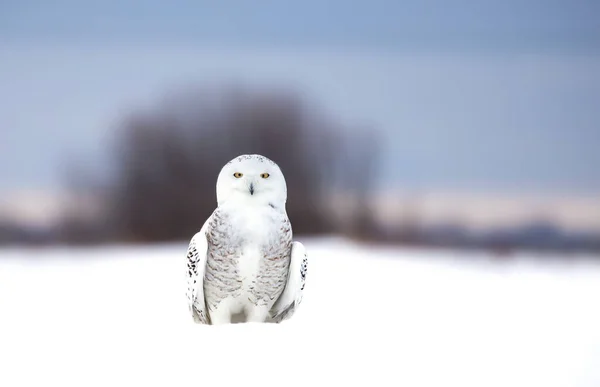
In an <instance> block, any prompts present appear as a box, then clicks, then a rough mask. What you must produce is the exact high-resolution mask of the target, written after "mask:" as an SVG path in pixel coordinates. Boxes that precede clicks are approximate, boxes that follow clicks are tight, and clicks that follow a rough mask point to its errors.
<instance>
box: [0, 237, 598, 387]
mask: <svg viewBox="0 0 600 387" xmlns="http://www.w3.org/2000/svg"><path fill="white" fill-rule="evenodd" d="M305 242H306V245H307V247H308V248H309V253H310V262H309V269H308V277H307V287H306V290H305V296H304V301H303V304H302V306H301V308H300V309H299V310H298V312H297V313H296V315H295V316H294V317H293V318H292V319H291V320H289V321H286V322H284V323H283V324H281V325H272V324H268V325H255V324H244V325H240V324H238V325H230V326H218V327H217V326H200V325H195V324H194V323H193V322H192V319H191V317H190V316H189V315H188V312H187V306H186V300H185V295H184V293H185V281H184V276H183V273H184V270H185V263H184V257H185V249H186V247H187V246H186V245H162V246H146V247H127V246H125V247H122V246H115V247H110V248H106V247H104V248H96V249H83V248H81V249H73V248H71V249H68V248H60V249H59V248H55V249H35V248H12V249H4V250H0V386H5V387H12V386H38V385H44V386H54V385H56V386H229V385H232V386H234V385H235V386H241V385H244V386H254V385H257V386H258V385H261V386H265V385H268V386H280V385H281V386H300V385H304V386H307V385H311V386H312V385H315V386H316V385H320V384H323V385H349V384H350V383H358V384H359V385H369V386H383V385H390V386H391V385H393V386H460V387H465V386H478V387H483V386H485V387H490V386H503V387H504V386H511V387H515V386H527V387H532V386H544V387H548V386H600V265H599V264H595V263H593V260H590V259H585V258H581V259H575V260H574V261H573V262H571V263H569V264H566V263H560V262H559V261H553V262H550V263H545V264H543V263H541V262H540V261H539V260H535V259H533V257H532V256H531V255H527V256H524V257H523V258H513V259H509V260H506V261H502V260H497V259H493V258H492V257H481V256H477V254H474V253H469V254H466V253H461V252H441V251H438V252H427V251H418V250H415V251H411V250H397V249H393V248H383V247H369V246H361V245H356V244H353V243H350V242H345V241H342V240H306V241H305ZM596 262H598V263H600V259H596ZM242 383H244V384H242Z"/></svg>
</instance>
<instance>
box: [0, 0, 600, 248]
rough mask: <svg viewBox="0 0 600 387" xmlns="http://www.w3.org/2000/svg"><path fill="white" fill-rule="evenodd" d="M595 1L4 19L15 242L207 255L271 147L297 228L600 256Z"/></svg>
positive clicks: (2, 154)
mask: <svg viewBox="0 0 600 387" xmlns="http://www.w3.org/2000/svg"><path fill="white" fill-rule="evenodd" d="M599 17H600V5H598V4H596V2H593V1H583V0H581V1H560V0H556V1H537V0H528V1H520V0H519V1H517V0H509V1H503V2H498V1H496V2H492V1H481V2H476V3H475V2H469V1H462V0H460V1H454V2H451V3H447V2H445V1H441V0H440V1H435V0H434V1H427V2H423V1H412V0H411V1H407V2H402V3H398V2H393V1H369V2H365V1H357V2H353V3H352V4H351V5H349V4H347V3H346V2H343V1H337V0H336V1H330V2H327V3H326V4H324V3H322V2H318V1H303V2H299V3H293V4H292V3H285V4H284V3H282V2H275V1H267V2H263V3H261V5H260V6H256V5H252V4H250V3H246V2H242V1H228V2H222V3H218V4H217V3H208V2H183V3H180V4H175V3H167V2H160V1H144V2H141V1H134V2H129V3H127V4H122V3H121V2H117V1H105V2H96V3H91V2H88V3H86V2H79V1H68V0H62V1H57V2H53V3H52V4H50V3H47V2H43V1H33V0H32V1H19V2H17V1H3V2H2V4H0V85H1V87H0V128H1V135H0V147H1V149H0V176H1V179H0V242H1V243H3V244H56V243H61V244H65V243H66V244H81V243H88V244H89V243H94V244H96V243H107V242H115V241H127V242H161V241H173V240H187V239H188V238H189V237H190V236H191V235H192V234H193V233H194V232H195V231H196V230H198V229H199V227H201V225H202V223H203V222H204V219H206V217H207V216H208V215H210V213H211V211H212V210H213V209H214V207H215V205H216V198H215V181H216V177H217V174H218V172H219V169H220V168H221V166H222V165H223V164H225V163H226V162H227V161H228V160H230V159H232V158H233V157H235V156H237V155H239V154H242V153H261V154H264V155H266V156H267V157H270V158H271V159H273V160H274V161H276V162H277V163H279V165H280V166H281V167H282V169H283V171H284V173H285V174H286V176H287V178H288V183H289V186H290V187H289V188H290V199H289V204H288V212H289V215H290V217H291V220H292V222H293V224H294V229H295V232H296V234H298V235H301V234H307V235H322V234H328V235H331V234H336V235H345V236H350V237H353V238H360V239H363V240H371V241H382V242H386V243H398V244H411V245H421V246H452V247H459V248H473V247H475V248H485V249H493V250H494V251H498V252H503V253H506V252H509V251H510V250H511V249H513V248H523V247H525V248H533V249H552V250H556V249H560V250H562V251H566V250H568V251H573V250H595V251H597V250H599V249H600V194H599V193H600V168H598V165H600V152H598V149H599V146H600V108H599V106H600V55H599V54H600V23H598V18H599Z"/></svg>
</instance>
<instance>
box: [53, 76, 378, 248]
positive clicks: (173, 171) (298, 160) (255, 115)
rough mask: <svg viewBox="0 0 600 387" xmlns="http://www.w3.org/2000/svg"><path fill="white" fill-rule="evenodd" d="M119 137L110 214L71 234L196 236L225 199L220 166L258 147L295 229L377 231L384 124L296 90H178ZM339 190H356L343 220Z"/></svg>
mask: <svg viewBox="0 0 600 387" xmlns="http://www.w3.org/2000/svg"><path fill="white" fill-rule="evenodd" d="M114 145H115V146H114V148H113V149H111V152H112V153H111V156H112V157H111V160H112V163H113V164H112V166H111V167H112V173H111V174H110V176H111V179H110V181H109V182H108V184H106V185H105V186H104V187H103V188H102V190H103V191H102V192H103V198H104V202H105V204H104V207H103V208H104V210H103V211H102V215H101V216H96V217H95V218H94V219H92V220H91V221H90V219H89V218H86V219H85V220H82V219H78V218H77V216H72V217H67V218H66V219H65V222H64V224H63V225H62V227H61V239H63V240H64V241H67V242H96V241H98V240H101V239H102V240H106V241H125V242H155V241H175V240H187V239H189V238H190V237H191V236H192V235H193V234H194V233H195V232H197V231H198V230H199V229H200V227H201V226H202V224H203V223H204V221H205V220H206V219H207V218H208V217H209V216H210V214H211V213H212V211H213V210H214V209H215V207H216V205H217V203H216V192H215V186H216V180H217V176H218V173H219V171H220V169H221V168H222V167H223V165H224V164H225V163H227V162H228V161H229V160H231V159H232V158H234V157H236V156H238V155H240V154H249V153H258V154H262V155H264V156H266V157H268V158H270V159H272V160H273V161H275V162H276V163H277V164H278V165H279V166H280V167H281V169H282V171H283V173H284V175H285V177H286V181H287V184H288V202H287V212H288V215H289V217H290V220H291V222H292V226H293V230H294V233H295V234H304V235H306V234H326V233H340V232H343V233H348V234H352V235H353V236H359V235H366V234H368V233H370V232H373V231H374V229H373V227H374V222H373V221H372V219H371V217H370V215H369V214H370V212H369V208H368V206H367V198H368V195H369V194H370V189H371V187H372V186H373V178H374V174H373V168H374V163H375V161H376V157H377V155H378V153H379V152H378V146H379V143H378V137H377V135H376V132H374V131H373V130H368V131H366V130H364V129H358V128H349V127H345V126H343V125H342V124H341V123H340V122H336V121H334V120H332V119H331V117H328V116H325V115H324V114H323V112H322V111H321V109H320V108H319V106H318V105H316V104H312V103H310V101H308V100H307V99H306V98H305V97H303V95H302V94H300V93H296V92H294V91H292V90H289V89H275V88H249V87H238V86H231V87H220V88H199V87H190V88H188V89H185V90H178V91H177V92H176V93H173V94H171V95H168V96H167V97H166V98H164V99H163V100H161V101H160V103H159V105H158V106H155V107H153V108H151V109H149V110H146V111H141V110H140V111H137V112H134V113H133V114H131V115H129V116H128V117H127V118H126V119H125V120H123V122H122V125H120V127H119V128H118V130H117V136H116V138H115V143H114ZM96 192H100V188H96ZM339 192H342V193H344V195H345V197H346V198H347V197H350V198H351V205H350V206H349V208H348V210H346V212H347V214H345V216H344V220H343V221H336V218H335V217H334V216H333V213H332V209H331V203H332V201H335V195H336V194H338V193H339Z"/></svg>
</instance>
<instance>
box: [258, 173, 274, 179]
mask: <svg viewBox="0 0 600 387" xmlns="http://www.w3.org/2000/svg"><path fill="white" fill-rule="evenodd" d="M269 176H271V175H269V174H268V173H263V174H262V175H260V177H262V178H263V179H266V178H267V177H269Z"/></svg>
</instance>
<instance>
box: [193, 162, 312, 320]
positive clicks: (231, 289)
mask: <svg viewBox="0 0 600 387" xmlns="http://www.w3.org/2000/svg"><path fill="white" fill-rule="evenodd" d="M286 201H287V186H286V182H285V178H284V176H283V173H282V172H281V170H280V168H279V167H278V166H277V164H275V163H274V162H273V161H271V160H269V159H268V158H266V157H264V156H260V155H242V156H239V157H236V158H235V159H233V160H231V161H230V162H228V163H227V164H226V165H225V166H224V167H223V168H222V169H221V172H220V173H219V177H218V179H217V208H216V209H215V210H214V212H213V213H212V214H211V216H210V217H209V218H208V219H207V220H206V222H205V223H204V225H203V226H202V228H201V229H200V231H199V232H198V233H196V234H195V235H194V236H193V237H192V239H191V241H190V244H189V247H188V251H187V285H188V286H187V299H188V307H189V311H190V313H191V315H192V317H193V319H194V321H195V322H197V323H200V324H209V325H217V324H228V323H237V322H273V323H280V322H281V321H283V320H286V319H288V318H290V317H291V316H292V315H293V314H294V312H295V310H296V309H297V308H298V306H299V305H300V303H301V301H302V293H303V290H304V286H305V281H306V271H307V263H308V260H307V254H306V250H305V248H304V246H303V245H302V244H301V243H300V242H297V241H296V242H294V241H293V240H292V226H291V224H290V221H289V219H288V216H287V213H286V209H285V205H286Z"/></svg>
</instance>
